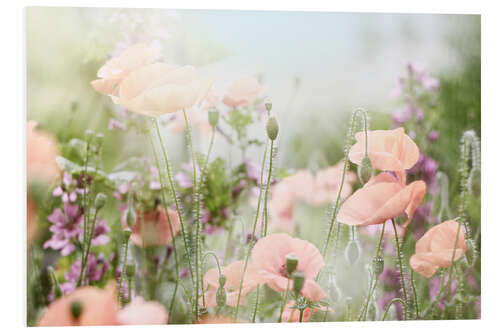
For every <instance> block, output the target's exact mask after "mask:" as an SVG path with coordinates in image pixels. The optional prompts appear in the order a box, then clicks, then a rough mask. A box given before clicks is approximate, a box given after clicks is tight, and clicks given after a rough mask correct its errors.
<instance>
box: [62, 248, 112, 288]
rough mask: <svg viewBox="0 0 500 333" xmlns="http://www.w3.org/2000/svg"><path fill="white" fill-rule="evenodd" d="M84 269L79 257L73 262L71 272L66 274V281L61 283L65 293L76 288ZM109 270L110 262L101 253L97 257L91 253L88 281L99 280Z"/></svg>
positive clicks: (88, 261) (88, 263)
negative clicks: (81, 271)
mask: <svg viewBox="0 0 500 333" xmlns="http://www.w3.org/2000/svg"><path fill="white" fill-rule="evenodd" d="M81 269H82V260H81V259H77V260H75V261H74V262H73V264H72V265H71V267H70V270H69V272H67V273H66V274H64V278H65V279H66V282H64V283H63V284H61V288H62V290H63V292H64V294H69V293H71V292H72V291H73V290H74V289H75V288H76V283H77V282H78V279H79V278H80V270H81ZM108 270H109V262H108V261H106V260H105V259H104V256H103V255H102V254H101V255H99V257H96V255H95V254H94V253H89V256H88V259H87V282H89V283H90V282H97V281H99V280H100V279H101V278H102V277H103V275H104V274H105V273H106V272H107V271H108Z"/></svg>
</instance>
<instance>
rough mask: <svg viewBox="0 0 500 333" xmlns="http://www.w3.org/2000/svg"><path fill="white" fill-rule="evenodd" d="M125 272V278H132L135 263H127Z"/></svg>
mask: <svg viewBox="0 0 500 333" xmlns="http://www.w3.org/2000/svg"><path fill="white" fill-rule="evenodd" d="M125 274H127V278H128V279H129V280H131V279H133V278H134V276H135V265H134V264H128V265H127V267H126V268H125Z"/></svg>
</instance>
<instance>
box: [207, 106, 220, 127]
mask: <svg viewBox="0 0 500 333" xmlns="http://www.w3.org/2000/svg"><path fill="white" fill-rule="evenodd" d="M208 123H209V124H210V126H212V127H215V126H217V124H218V123H219V111H217V109H213V110H210V111H209V112H208Z"/></svg>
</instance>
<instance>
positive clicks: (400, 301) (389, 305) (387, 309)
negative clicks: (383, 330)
mask: <svg viewBox="0 0 500 333" xmlns="http://www.w3.org/2000/svg"><path fill="white" fill-rule="evenodd" d="M396 302H399V303H401V305H402V306H403V312H404V311H405V310H404V308H405V303H404V302H403V300H402V299H401V298H393V299H392V300H391V301H390V302H389V304H387V307H386V308H385V312H384V316H383V317H382V321H385V318H386V317H387V314H388V313H389V309H390V308H391V305H393V304H394V303H396Z"/></svg>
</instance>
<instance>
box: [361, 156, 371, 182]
mask: <svg viewBox="0 0 500 333" xmlns="http://www.w3.org/2000/svg"><path fill="white" fill-rule="evenodd" d="M372 174H373V167H372V163H371V162H370V159H369V158H368V156H365V157H363V159H362V160H361V164H360V165H359V166H358V178H359V181H360V182H361V183H363V184H366V183H367V182H368V181H369V180H370V178H371V177H372Z"/></svg>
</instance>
